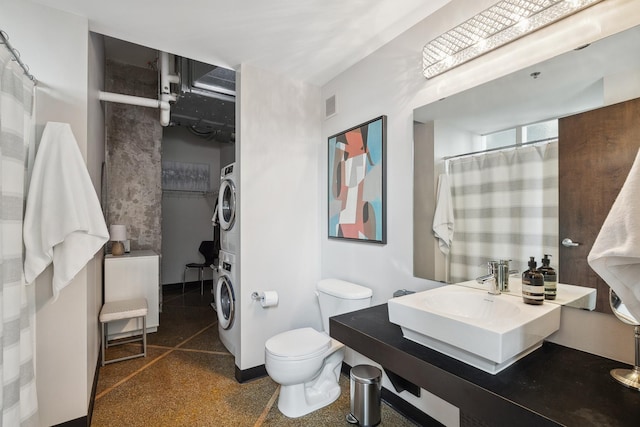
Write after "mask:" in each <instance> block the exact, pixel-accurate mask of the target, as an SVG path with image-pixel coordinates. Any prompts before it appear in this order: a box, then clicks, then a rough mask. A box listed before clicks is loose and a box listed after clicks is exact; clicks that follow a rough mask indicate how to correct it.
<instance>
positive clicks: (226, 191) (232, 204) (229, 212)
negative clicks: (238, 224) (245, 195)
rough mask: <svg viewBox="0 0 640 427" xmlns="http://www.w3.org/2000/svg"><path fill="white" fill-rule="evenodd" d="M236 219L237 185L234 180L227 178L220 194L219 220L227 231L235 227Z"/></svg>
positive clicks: (221, 185) (221, 186)
mask: <svg viewBox="0 0 640 427" xmlns="http://www.w3.org/2000/svg"><path fill="white" fill-rule="evenodd" d="M235 219H236V186H235V185H234V183H233V181H231V180H229V179H225V180H223V181H222V183H221V184H220V194H219V195H218V220H219V222H220V228H222V229H223V230H225V231H228V230H231V228H233V223H234V221H235Z"/></svg>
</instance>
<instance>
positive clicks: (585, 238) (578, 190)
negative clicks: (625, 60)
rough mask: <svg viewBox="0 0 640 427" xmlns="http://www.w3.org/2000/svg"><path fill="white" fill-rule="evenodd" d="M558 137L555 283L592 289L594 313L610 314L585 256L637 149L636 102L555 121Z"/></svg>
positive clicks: (639, 119)
mask: <svg viewBox="0 0 640 427" xmlns="http://www.w3.org/2000/svg"><path fill="white" fill-rule="evenodd" d="M558 132H559V138H560V142H559V160H558V164H559V168H560V171H559V177H560V180H559V182H560V183H559V194H558V195H559V208H560V223H559V233H560V235H559V237H560V242H559V248H560V250H559V258H560V259H559V263H558V265H559V271H558V276H559V277H558V281H559V282H561V283H568V284H574V285H582V286H588V287H592V288H596V289H597V290H598V299H597V304H596V311H603V312H607V313H611V309H610V307H609V287H608V286H607V284H606V283H605V282H604V281H603V280H602V279H600V277H599V276H598V275H596V274H595V272H594V271H593V270H591V268H590V267H589V265H588V264H587V256H588V255H589V252H590V251H591V247H592V246H593V243H594V241H595V239H596V237H597V235H598V232H599V231H600V228H601V227H602V224H603V223H604V220H605V218H606V217H607V214H608V213H609V210H610V209H611V206H612V205H613V202H614V201H615V198H616V196H617V195H618V193H619V192H620V189H621V188H622V185H623V184H624V181H625V179H626V177H627V175H628V173H629V170H630V169H631V165H632V164H633V160H634V159H635V157H636V153H637V152H638V148H639V147H640V98H638V99H634V100H631V101H626V102H622V103H620V104H615V105H611V106H608V107H603V108H599V109H597V110H593V111H589V112H586V113H582V114H577V115H574V116H570V117H565V118H563V119H560V121H559V124H558ZM638 197H639V203H640V195H639V196H638ZM565 238H569V239H571V240H572V241H573V242H577V243H579V246H573V247H565V246H563V245H562V244H561V242H562V240H563V239H565Z"/></svg>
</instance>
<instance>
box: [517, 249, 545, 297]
mask: <svg viewBox="0 0 640 427" xmlns="http://www.w3.org/2000/svg"><path fill="white" fill-rule="evenodd" d="M536 266H537V264H536V261H535V258H534V257H530V258H529V269H528V270H527V271H525V272H524V273H522V299H523V300H524V302H525V303H526V304H534V305H540V304H542V303H543V302H544V276H543V275H542V273H540V272H539V271H538V270H537V269H536Z"/></svg>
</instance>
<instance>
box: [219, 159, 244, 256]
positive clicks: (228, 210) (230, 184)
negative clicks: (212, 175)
mask: <svg viewBox="0 0 640 427" xmlns="http://www.w3.org/2000/svg"><path fill="white" fill-rule="evenodd" d="M235 169H236V164H235V163H231V164H230V165H227V166H225V167H223V168H222V170H221V171H220V192H219V194H218V222H219V223H220V248H221V249H222V250H223V251H226V252H230V253H233V254H235V253H238V246H239V244H240V235H239V233H238V229H239V224H237V221H236V198H237V197H238V193H237V188H236V177H237V175H236V171H235Z"/></svg>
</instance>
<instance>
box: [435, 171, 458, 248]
mask: <svg viewBox="0 0 640 427" xmlns="http://www.w3.org/2000/svg"><path fill="white" fill-rule="evenodd" d="M433 234H435V236H436V238H437V239H438V245H439V247H440V251H441V252H442V253H443V254H445V255H447V254H449V249H450V248H451V240H453V204H452V201H451V190H450V188H449V176H448V175H445V174H442V175H440V177H439V178H438V193H437V195H436V210H435V212H434V214H433Z"/></svg>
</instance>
